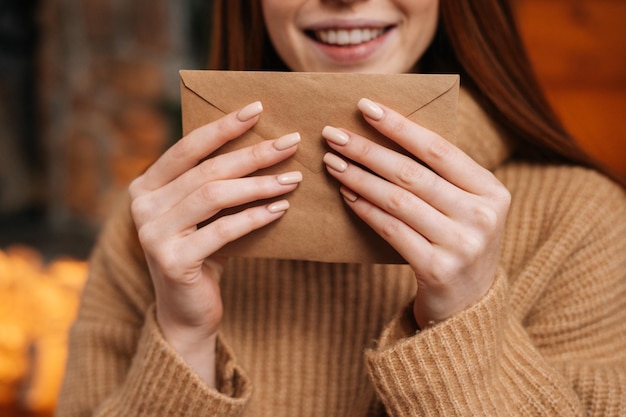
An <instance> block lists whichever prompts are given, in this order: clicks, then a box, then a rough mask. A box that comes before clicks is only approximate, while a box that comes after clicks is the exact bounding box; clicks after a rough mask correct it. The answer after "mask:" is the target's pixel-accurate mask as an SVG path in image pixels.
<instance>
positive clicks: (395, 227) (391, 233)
mask: <svg viewBox="0 0 626 417" xmlns="http://www.w3.org/2000/svg"><path fill="white" fill-rule="evenodd" d="M401 233H402V231H401V229H400V224H399V223H398V222H395V221H385V222H384V223H383V224H382V225H381V228H380V235H381V237H382V238H383V239H385V240H386V241H389V240H396V239H397V238H398V236H399V235H400V234H401Z"/></svg>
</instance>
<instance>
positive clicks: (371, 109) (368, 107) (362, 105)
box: [357, 98, 385, 120]
mask: <svg viewBox="0 0 626 417" xmlns="http://www.w3.org/2000/svg"><path fill="white" fill-rule="evenodd" d="M357 107H358V108H359V110H361V111H362V112H363V114H364V115H366V116H367V117H369V118H370V119H374V120H380V119H382V118H383V116H384V115H385V112H384V111H383V109H382V107H380V106H379V105H378V104H376V103H374V102H373V101H372V100H370V99H367V98H362V99H361V100H359V102H358V104H357Z"/></svg>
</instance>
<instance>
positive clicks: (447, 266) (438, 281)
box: [429, 254, 459, 288]
mask: <svg viewBox="0 0 626 417" xmlns="http://www.w3.org/2000/svg"><path fill="white" fill-rule="evenodd" d="M430 269H431V276H430V277H429V285H430V286H431V287H438V288H441V287H443V286H445V285H446V284H447V283H448V282H450V281H451V280H453V279H454V277H455V276H456V275H457V273H458V270H459V266H458V261H457V260H456V259H455V258H454V257H453V256H446V255H443V254H441V255H439V256H436V257H434V258H433V259H432V260H431V264H430Z"/></svg>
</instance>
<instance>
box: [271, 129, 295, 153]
mask: <svg viewBox="0 0 626 417" xmlns="http://www.w3.org/2000/svg"><path fill="white" fill-rule="evenodd" d="M300 140H301V137H300V134H299V133H298V132H295V133H290V134H288V135H285V136H281V137H280V138H278V139H276V140H275V141H274V143H273V145H274V148H275V149H276V150H279V151H284V150H285V149H288V148H291V147H292V146H294V145H296V144H297V143H299V142H300Z"/></svg>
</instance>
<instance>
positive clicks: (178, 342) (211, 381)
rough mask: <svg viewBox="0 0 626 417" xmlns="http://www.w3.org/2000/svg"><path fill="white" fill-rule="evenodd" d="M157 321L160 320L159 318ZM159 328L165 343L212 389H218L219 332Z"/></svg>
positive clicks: (161, 324)
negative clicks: (217, 356)
mask: <svg viewBox="0 0 626 417" xmlns="http://www.w3.org/2000/svg"><path fill="white" fill-rule="evenodd" d="M157 321H159V320H158V318H157ZM159 327H160V329H161V333H162V334H163V338H164V339H165V341H166V342H167V343H168V344H169V345H170V346H171V347H172V348H173V349H174V350H175V351H176V352H177V353H178V354H179V355H180V357H181V358H182V359H183V360H184V361H185V362H186V363H187V364H188V365H189V366H190V367H191V368H192V369H193V370H194V371H195V372H196V374H197V375H198V376H199V377H200V378H201V379H202V380H203V381H204V382H205V383H206V384H207V385H208V386H209V387H211V388H217V382H216V346H217V332H213V333H211V334H206V333H204V332H199V331H198V329H180V328H173V327H171V326H167V325H164V324H163V323H161V322H160V321H159Z"/></svg>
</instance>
